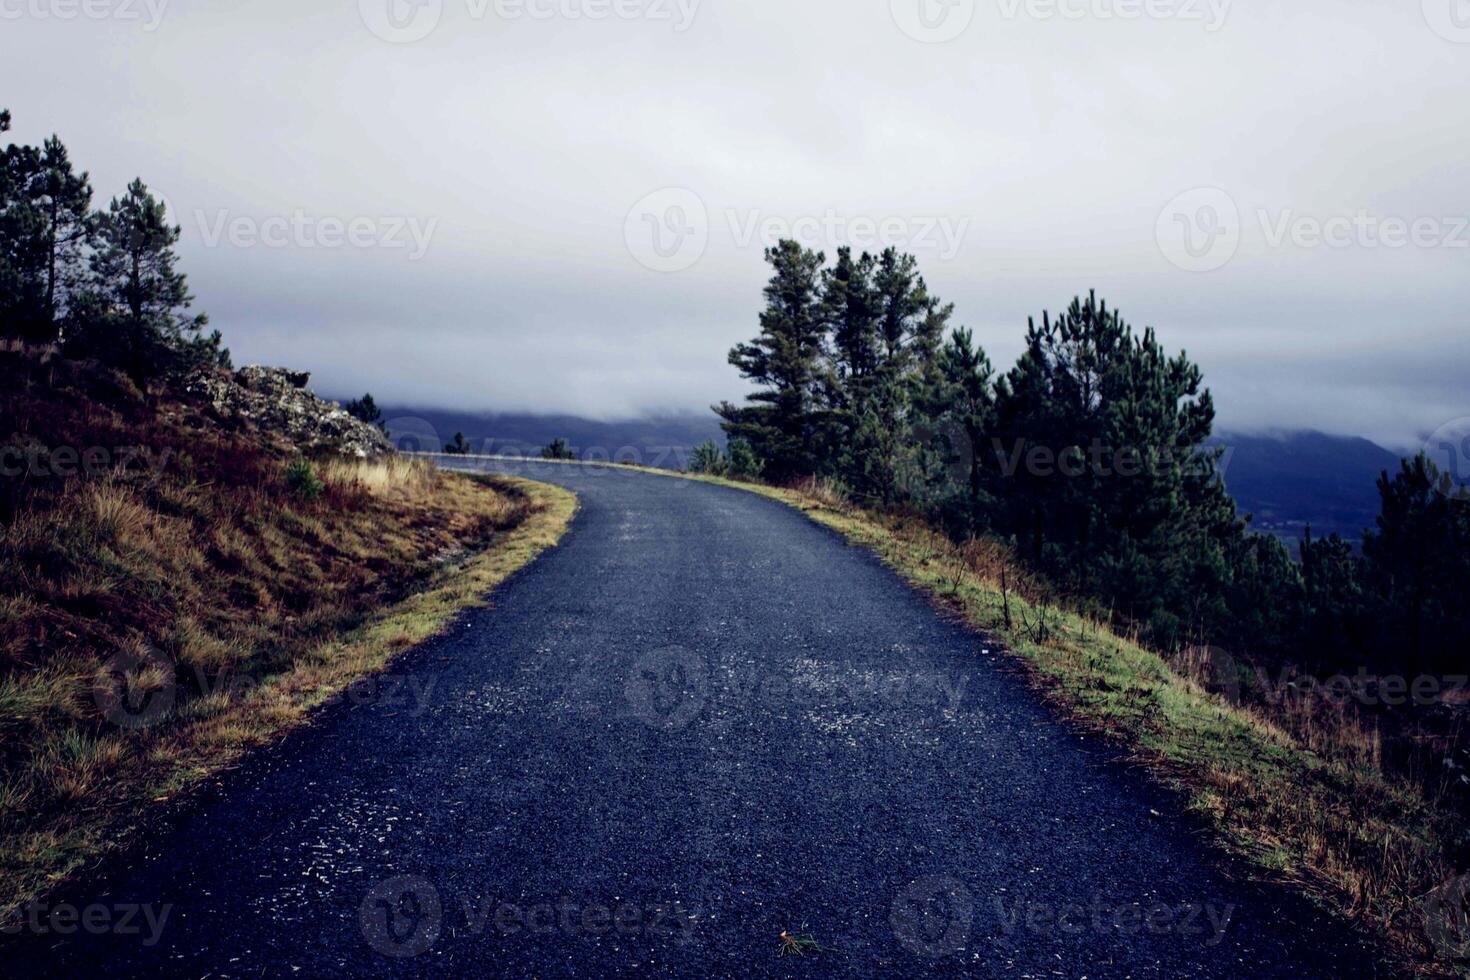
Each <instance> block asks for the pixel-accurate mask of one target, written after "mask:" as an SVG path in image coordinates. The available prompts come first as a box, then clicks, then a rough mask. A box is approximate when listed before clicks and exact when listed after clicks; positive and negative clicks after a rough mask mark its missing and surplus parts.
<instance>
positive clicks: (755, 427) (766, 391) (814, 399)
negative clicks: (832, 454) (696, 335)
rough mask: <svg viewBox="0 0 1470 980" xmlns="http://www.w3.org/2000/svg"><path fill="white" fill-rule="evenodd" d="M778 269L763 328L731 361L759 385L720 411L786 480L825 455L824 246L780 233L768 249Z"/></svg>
mask: <svg viewBox="0 0 1470 980" xmlns="http://www.w3.org/2000/svg"><path fill="white" fill-rule="evenodd" d="M766 261H767V262H769V263H770V265H771V267H772V269H773V274H772V276H771V280H770V282H769V283H768V284H767V286H766V289H765V297H766V308H765V310H764V312H762V313H761V317H760V334H759V335H758V336H757V337H756V338H755V339H754V340H752V341H750V342H748V343H742V344H738V345H736V346H735V348H734V349H733V350H731V351H730V363H731V364H732V365H734V366H735V367H737V368H739V370H740V373H741V375H742V376H743V377H745V378H747V379H749V380H750V381H753V382H755V383H756V384H757V385H758V386H760V387H759V389H758V390H757V391H755V392H753V393H752V394H750V395H749V396H747V399H746V401H747V402H748V404H746V405H744V406H736V405H732V404H731V403H729V402H725V403H722V404H721V405H719V406H717V407H716V408H715V411H716V412H718V413H719V414H720V416H721V417H722V418H723V419H724V420H725V422H724V429H725V432H726V433H728V434H729V435H730V436H731V437H735V438H742V439H745V440H746V441H747V442H749V443H750V445H751V448H752V449H753V450H754V451H755V453H756V455H757V456H758V457H759V458H760V459H761V460H762V461H763V462H764V465H765V468H766V472H767V474H768V475H769V476H770V477H771V478H772V479H774V480H777V481H785V480H790V479H793V478H795V477H799V476H803V475H807V474H811V473H814V472H816V470H817V467H818V465H819V463H820V455H821V454H820V442H821V432H822V429H823V427H824V424H825V420H824V416H823V413H822V409H823V406H822V402H821V398H820V396H821V391H822V365H821V358H822V355H823V352H824V346H825V336H826V334H825V322H824V320H823V316H822V310H821V306H820V297H819V283H820V276H821V271H822V264H823V262H824V261H825V258H824V256H823V255H822V254H821V253H820V252H812V251H809V250H807V249H805V248H802V247H801V245H799V244H798V243H797V242H794V241H783V242H781V243H780V244H779V245H778V246H776V247H775V248H771V249H767V250H766Z"/></svg>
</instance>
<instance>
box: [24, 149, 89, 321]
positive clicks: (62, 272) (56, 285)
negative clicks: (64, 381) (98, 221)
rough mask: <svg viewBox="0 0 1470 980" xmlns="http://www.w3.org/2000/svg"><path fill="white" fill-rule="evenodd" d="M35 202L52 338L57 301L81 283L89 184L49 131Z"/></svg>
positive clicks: (60, 316) (58, 311)
mask: <svg viewBox="0 0 1470 980" xmlns="http://www.w3.org/2000/svg"><path fill="white" fill-rule="evenodd" d="M36 191H37V197H38V202H37V203H38V205H39V209H40V210H41V212H42V214H43V215H44V218H45V226H44V234H45V250H46V298H45V310H46V315H47V316H48V317H49V318H50V320H51V322H52V323H53V324H55V325H56V332H57V334H56V335H57V339H58V340H61V339H64V338H63V337H62V335H61V325H62V323H63V309H62V304H63V303H64V302H66V301H67V299H68V298H69V297H70V296H71V295H73V294H74V293H75V292H76V291H77V290H78V289H81V288H83V287H84V286H85V265H84V263H83V252H84V249H85V248H86V247H87V245H88V244H89V241H90V239H91V236H92V233H93V228H94V225H95V222H94V221H93V218H92V213H91V212H92V186H91V184H90V183H89V182H88V178H87V174H86V173H82V174H75V173H73V172H72V165H71V159H70V157H69V156H68V155H67V151H66V147H65V146H63V145H62V143H61V141H60V140H59V139H57V138H56V137H55V136H52V137H51V138H50V139H48V140H47V141H46V145H45V147H44V149H43V152H42V157H41V169H40V173H39V174H38V175H37V187H36Z"/></svg>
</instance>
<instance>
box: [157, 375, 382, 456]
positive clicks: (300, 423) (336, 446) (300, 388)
mask: <svg viewBox="0 0 1470 980" xmlns="http://www.w3.org/2000/svg"><path fill="white" fill-rule="evenodd" d="M309 381H311V375H310V374H309V373H307V372H304V371H290V370H287V369H286V368H273V367H263V366H261V365H258V364H252V365H250V366H248V367H243V368H241V369H240V370H239V371H237V372H235V373H234V374H231V373H230V372H228V371H221V370H214V369H207V368H204V369H200V370H198V371H196V372H195V373H194V374H192V375H191V376H190V377H189V378H188V380H187V381H186V382H185V385H184V387H185V390H186V391H187V392H188V393H189V394H191V395H194V396H196V397H199V398H202V399H204V400H205V401H207V402H208V403H209V404H210V406H211V407H212V408H213V409H214V412H215V414H216V415H218V416H220V418H221V419H224V420H226V421H229V422H233V423H236V424H243V425H247V426H250V427H253V428H256V429H260V430H264V431H266V432H270V433H274V434H276V435H278V436H280V437H282V438H284V439H285V440H287V441H288V442H290V443H291V444H292V445H294V446H295V447H296V448H297V449H298V450H300V451H301V452H303V453H320V452H335V453H339V454H341V455H343V456H349V457H356V458H358V459H373V458H376V457H378V456H384V455H387V454H388V453H391V452H393V446H392V444H391V443H390V442H389V441H388V439H387V437H386V436H384V435H383V433H382V431H381V430H379V429H378V428H376V427H374V426H371V425H368V424H367V423H365V422H363V421H361V420H359V419H356V418H353V417H352V416H351V415H348V414H347V412H346V411H345V410H343V408H342V406H341V405H338V404H337V403H336V402H329V401H325V400H323V399H321V398H318V397H317V396H316V395H314V394H312V392H311V391H310V390H309V389H308V388H307V387H306V385H307V383H308V382H309Z"/></svg>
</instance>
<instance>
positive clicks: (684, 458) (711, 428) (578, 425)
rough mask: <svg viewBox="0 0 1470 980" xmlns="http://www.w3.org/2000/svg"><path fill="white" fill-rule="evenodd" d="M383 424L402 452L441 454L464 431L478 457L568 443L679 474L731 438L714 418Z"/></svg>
mask: <svg viewBox="0 0 1470 980" xmlns="http://www.w3.org/2000/svg"><path fill="white" fill-rule="evenodd" d="M383 420H384V422H385V423H386V424H387V426H388V430H389V432H390V434H391V438H392V440H393V442H394V443H395V444H396V445H398V446H399V447H400V448H406V449H419V448H422V449H428V448H433V449H434V450H438V449H440V448H442V445H443V444H444V443H448V442H450V441H451V440H453V439H454V436H455V433H460V432H462V433H464V437H465V439H466V440H467V441H468V442H469V444H470V451H471V452H472V453H483V454H485V455H497V454H503V455H510V456H521V455H533V456H534V455H536V454H538V453H539V452H540V451H541V447H543V446H545V445H547V444H548V443H550V442H551V441H552V440H553V439H565V440H566V442H567V445H568V447H569V448H570V449H571V450H572V451H573V452H575V453H576V454H577V456H578V457H579V458H581V459H588V460H604V461H605V460H613V461H616V462H627V463H637V464H639V465H642V466H654V467H658V468H660V469H673V470H680V469H683V468H684V465H685V464H686V463H687V462H688V460H689V454H690V452H691V451H692V450H693V449H694V447H695V446H698V445H699V444H700V443H703V442H706V441H708V440H710V439H713V440H715V441H716V442H719V443H723V442H724V439H725V434H724V432H723V431H722V430H721V429H720V422H719V419H718V418H717V417H716V416H715V415H714V414H713V413H702V414H698V415H694V414H689V415H666V416H649V417H646V418H639V419H624V420H616V421H599V420H597V419H587V418H580V417H577V416H573V415H529V414H522V413H500V412H482V413H471V412H456V411H448V410H443V409H427V408H404V407H396V408H384V409H383ZM436 443H437V444H436Z"/></svg>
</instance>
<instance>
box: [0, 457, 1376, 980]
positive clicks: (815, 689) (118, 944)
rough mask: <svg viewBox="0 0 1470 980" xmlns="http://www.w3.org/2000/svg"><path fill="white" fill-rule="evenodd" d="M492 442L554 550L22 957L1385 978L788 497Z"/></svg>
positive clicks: (67, 968)
mask: <svg viewBox="0 0 1470 980" xmlns="http://www.w3.org/2000/svg"><path fill="white" fill-rule="evenodd" d="M481 465H485V466H488V467H494V468H497V469H500V470H507V469H508V470H510V471H511V472H515V473H517V474H519V475H527V476H531V477H533V478H535V479H541V480H545V481H546V482H550V483H557V484H561V485H563V486H566V487H570V488H571V489H573V490H575V491H576V492H577V493H578V494H579V496H580V497H581V500H582V509H581V512H580V513H579V515H578V517H577V519H576V521H575V524H574V525H573V528H572V530H571V532H570V533H569V535H568V536H567V538H566V539H565V541H564V542H563V543H562V545H561V546H560V547H559V548H557V549H555V550H553V551H550V552H548V553H547V554H545V555H544V556H543V557H542V558H541V559H540V560H539V561H537V562H536V563H535V564H533V565H532V566H531V567H529V568H528V569H526V570H524V571H523V572H521V573H520V574H519V575H517V576H516V577H514V578H513V579H512V580H511V581H510V582H508V583H506V584H505V585H504V586H503V587H502V588H501V590H500V591H499V593H498V596H497V598H496V600H495V604H494V608H491V609H486V610H481V611H476V612H472V613H470V614H467V615H465V616H464V617H463V618H462V619H460V620H459V621H458V622H457V623H456V625H455V626H454V628H453V629H452V630H451V631H450V632H449V633H448V634H447V635H446V636H444V637H442V638H439V639H437V640H434V641H431V642H429V643H427V644H425V645H423V646H422V647H419V648H417V649H415V650H413V651H411V652H410V653H408V654H407V655H406V656H405V657H404V658H403V659H402V660H401V661H400V662H399V663H398V664H397V665H396V666H395V668H394V669H393V670H392V672H391V673H390V674H389V675H388V676H387V677H386V678H385V679H383V680H381V681H378V682H374V683H371V684H368V685H364V686H363V687H362V688H361V689H358V690H356V691H355V692H354V695H353V696H352V697H349V698H346V699H344V700H343V702H342V703H340V704H337V705H334V706H332V707H330V708H328V709H326V710H325V711H323V712H322V714H321V716H320V718H319V719H318V721H317V723H316V724H315V725H313V726H312V727H311V728H310V729H309V730H307V731H305V732H302V733H299V734H297V735H294V736H292V737H291V738H289V739H288V740H287V741H286V742H285V743H284V744H283V745H281V746H279V747H276V748H274V749H272V750H270V751H268V752H264V753H261V754H260V755H259V756H257V757H256V758H255V759H254V760H253V761H252V762H251V763H250V764H248V765H247V766H245V767H244V768H242V769H241V770H238V771H236V772H233V773H230V774H229V775H228V776H227V777H226V778H225V780H224V782H223V785H222V786H221V787H220V788H218V789H215V790H211V791H210V792H209V793H208V794H206V795H205V796H204V797H203V798H202V799H200V800H198V801H197V802H196V803H194V804H192V805H190V806H189V807H188V808H187V809H186V810H185V811H184V812H182V813H181V814H179V815H178V816H177V817H176V818H173V819H171V820H170V821H169V823H168V824H167V825H166V826H165V827H162V828H160V829H159V831H158V832H157V833H156V834H154V835H153V837H152V839H151V840H150V842H149V844H148V846H147V847H146V851H145V853H143V854H140V855H138V856H136V857H135V858H133V859H131V860H130V861H128V862H127V863H125V864H119V865H118V866H116V867H114V868H112V869H110V871H108V872H107V873H105V874H104V875H103V876H100V877H99V878H98V879H97V880H95V881H93V882H91V883H89V884H88V885H87V886H85V887H84V888H79V889H75V890H74V892H75V893H74V894H72V895H69V896H62V898H61V899H60V900H59V903H60V904H57V905H54V906H52V907H50V908H48V909H47V910H45V912H47V913H49V912H58V911H59V913H60V916H59V917H58V918H46V917H45V915H44V914H38V915H37V916H34V917H33V918H34V921H33V922H32V923H31V924H29V925H28V926H27V927H26V929H25V934H24V935H23V937H22V939H21V940H19V941H13V942H7V943H4V944H3V945H0V974H5V975H31V974H37V975H40V974H49V975H53V976H61V975H84V974H90V973H93V972H98V973H104V972H105V974H106V975H108V976H141V975H145V974H146V975H155V976H156V975H166V976H196V977H203V976H214V977H224V976H238V977H262V976H266V977H275V976H281V977H290V976H323V975H348V974H351V975H389V974H403V975H421V974H422V975H442V974H451V975H466V976H512V977H558V976H567V977H570V976H579V977H589V976H590V977H595V976H607V975H630V976H640V975H664V976H701V975H720V976H732V977H751V976H806V975H810V976H824V977H825V976H842V975H851V976H887V975H904V976H924V975H967V976H1005V977H1115V976H1116V977H1123V976H1134V977H1153V976H1158V977H1240V976H1249V977H1253V978H1260V977H1313V976H1321V977H1347V976H1359V975H1367V974H1368V973H1369V972H1370V971H1371V970H1372V960H1371V959H1370V958H1369V957H1368V956H1366V955H1365V954H1364V953H1363V951H1362V950H1361V949H1359V948H1357V947H1356V946H1355V944H1354V940H1353V939H1352V938H1351V936H1350V935H1349V934H1348V933H1347V932H1346V931H1345V930H1344V929H1342V928H1340V927H1339V926H1337V925H1335V924H1334V923H1332V922H1330V921H1328V920H1326V919H1324V918H1323V917H1322V916H1321V915H1319V914H1318V913H1316V912H1315V911H1314V910H1312V909H1311V908H1310V907H1308V906H1307V905H1306V903H1305V902H1303V901H1301V900H1299V899H1296V898H1294V897H1292V896H1290V895H1288V894H1286V893H1284V892H1281V891H1279V890H1277V889H1274V888H1271V887H1267V886H1262V885H1256V884H1251V883H1248V882H1246V881H1245V879H1244V877H1243V876H1242V875H1240V874H1238V873H1232V869H1231V868H1230V866H1229V865H1227V864H1222V862H1221V860H1220V859H1218V858H1217V857H1215V856H1213V855H1212V853H1211V852H1210V851H1209V849H1208V848H1207V847H1206V846H1205V844H1204V843H1203V842H1202V840H1201V838H1200V832H1199V830H1198V828H1197V827H1196V826H1195V825H1193V824H1192V823H1191V822H1190V820H1189V819H1188V818H1187V817H1186V816H1185V815H1184V814H1183V813H1182V811H1181V808H1180V805H1179V803H1178V802H1177V801H1176V800H1174V799H1173V798H1172V797H1170V796H1169V795H1167V794H1165V793H1163V792H1161V791H1159V790H1157V789H1155V788H1153V787H1152V786H1151V785H1150V784H1149V782H1148V781H1147V779H1146V778H1145V777H1144V776H1143V775H1141V774H1139V773H1137V772H1134V771H1131V770H1129V769H1128V768H1126V767H1125V766H1123V765H1121V764H1119V763H1118V762H1117V761H1116V760H1114V759H1113V758H1111V757H1110V755H1109V753H1108V752H1107V751H1106V750H1104V749H1103V748H1102V747H1100V746H1095V745H1093V744H1092V743H1091V742H1089V741H1087V740H1084V739H1083V738H1082V737H1080V736H1079V735H1078V734H1077V733H1076V732H1075V731H1072V730H1070V729H1069V728H1068V727H1066V726H1064V725H1060V724H1058V723H1057V722H1056V721H1055V720H1054V719H1053V718H1052V717H1050V715H1049V714H1048V712H1047V711H1046V710H1045V709H1044V708H1043V707H1042V706H1041V705H1040V704H1039V703H1038V700H1037V699H1036V697H1035V695H1034V694H1033V693H1031V692H1030V691H1029V690H1028V689H1027V687H1026V686H1025V684H1024V683H1023V681H1022V680H1020V679H1019V678H1018V677H1017V676H1016V675H1015V673H1014V672H1013V670H1011V669H1010V668H1009V667H1008V665H1007V661H1006V659H1005V657H1004V656H1003V655H1001V654H1000V653H999V652H998V651H996V650H995V649H994V648H993V646H992V644H990V643H989V642H988V641H987V640H986V639H985V638H984V637H982V636H978V635H976V634H974V633H972V632H969V631H967V630H965V629H963V628H961V627H960V626H958V625H956V624H953V623H950V622H948V621H946V620H945V619H943V618H941V617H940V616H938V615H936V613H935V612H934V611H933V610H932V609H931V608H930V607H929V606H928V605H927V604H926V602H925V601H924V600H923V599H922V598H921V597H920V596H919V595H917V594H915V593H914V592H913V591H911V590H910V589H909V588H907V587H906V586H905V585H904V584H903V583H901V582H900V581H899V579H898V578H896V577H895V575H893V574H892V573H891V572H889V571H888V570H887V569H885V568H883V567H882V566H881V565H880V564H879V563H878V562H877V561H876V560H874V559H873V558H872V557H871V556H869V555H868V554H867V553H865V552H864V551H861V550H858V549H854V548H851V547H849V546H847V545H846V544H845V543H844V542H843V541H842V540H841V539H840V538H838V537H837V536H836V535H834V534H832V533H831V532H829V531H827V530H825V529H823V528H820V527H818V526H817V525H815V524H812V523H811V522H809V521H808V520H807V519H806V518H804V517H803V516H801V515H800V514H798V513H796V512H795V511H792V510H790V509H787V508H785V507H783V506H781V505H780V504H777V503H775V502H772V501H770V500H766V499H764V498H761V497H758V496H755V495H753V494H747V493H743V492H741V491H738V490H731V489H725V488H720V487H714V486H709V485H704V484H697V483H692V482H689V481H683V480H677V479H670V478H666V477H659V476H652V475H645V474H637V473H631V472H625V471H616V470H609V469H597V468H590V467H582V466H568V465H555V464H542V463H534V464H523V463H484V464H481ZM1234 871H1236V872H1238V871H1239V869H1234ZM68 909H71V910H73V911H74V914H75V915H76V916H77V918H76V919H72V918H71V916H72V914H73V912H69V911H68ZM87 916H91V919H90V924H88V920H87V919H86V917H87ZM124 919H126V920H127V922H126V925H125V924H124V921H123V920H124ZM68 926H69V927H70V929H69V930H68ZM783 930H785V931H787V932H788V933H790V934H791V935H798V936H809V937H811V938H812V939H813V940H814V941H815V942H816V943H817V944H818V945H819V946H820V947H821V949H820V950H810V951H809V954H808V955H807V956H804V957H795V956H791V957H782V956H781V955H780V940H779V936H780V934H781V933H782V931H783Z"/></svg>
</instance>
